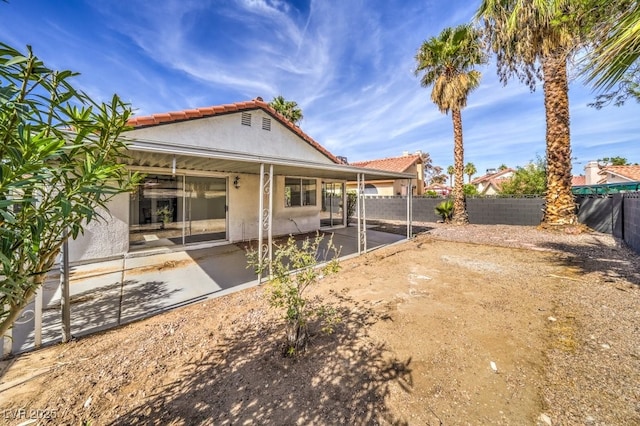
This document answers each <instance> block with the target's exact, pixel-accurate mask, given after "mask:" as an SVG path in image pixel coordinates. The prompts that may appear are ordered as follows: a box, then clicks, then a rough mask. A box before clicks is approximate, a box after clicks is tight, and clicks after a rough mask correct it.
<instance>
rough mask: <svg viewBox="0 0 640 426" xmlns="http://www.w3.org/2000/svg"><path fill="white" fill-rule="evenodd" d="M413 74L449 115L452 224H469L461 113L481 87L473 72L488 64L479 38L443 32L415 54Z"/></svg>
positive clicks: (467, 30)
mask: <svg viewBox="0 0 640 426" xmlns="http://www.w3.org/2000/svg"><path fill="white" fill-rule="evenodd" d="M416 62H417V66H416V70H415V73H416V75H418V74H419V73H424V74H423V75H422V78H421V80H420V83H421V84H422V86H423V87H429V86H433V89H432V91H431V100H432V101H433V103H435V104H436V105H437V107H438V109H439V110H440V112H442V113H445V114H448V113H449V111H451V117H452V120H453V140H454V148H453V159H454V169H455V177H456V179H455V184H454V188H453V198H454V208H453V222H454V223H456V224H465V223H469V218H468V216H467V211H466V206H465V195H464V182H463V179H464V178H463V176H464V147H463V143H462V114H461V110H462V108H464V107H465V106H466V105H467V97H468V96H469V93H471V91H473V90H474V89H475V88H477V87H478V85H479V84H480V77H481V74H480V72H479V71H477V70H475V69H473V68H474V67H475V66H477V65H481V64H484V63H486V62H487V56H486V54H485V53H484V51H483V50H482V45H481V43H480V35H479V32H478V30H476V29H475V28H474V27H472V26H471V25H468V24H467V25H460V26H457V27H455V28H445V29H444V30H443V31H442V32H441V33H440V35H438V37H432V38H430V39H429V40H427V41H425V42H424V43H422V46H421V47H420V49H419V50H418V53H417V54H416Z"/></svg>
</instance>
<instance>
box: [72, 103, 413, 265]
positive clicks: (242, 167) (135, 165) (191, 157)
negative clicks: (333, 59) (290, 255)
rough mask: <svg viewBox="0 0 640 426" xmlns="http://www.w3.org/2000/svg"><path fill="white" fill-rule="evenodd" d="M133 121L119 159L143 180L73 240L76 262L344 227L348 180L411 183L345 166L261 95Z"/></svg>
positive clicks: (381, 172) (383, 172) (400, 175)
mask: <svg viewBox="0 0 640 426" xmlns="http://www.w3.org/2000/svg"><path fill="white" fill-rule="evenodd" d="M129 124H130V125H131V126H132V127H133V129H132V130H130V131H128V132H126V134H125V136H126V138H127V139H128V150H129V151H128V158H126V159H124V160H123V161H125V162H126V164H127V166H128V168H129V170H130V171H131V172H132V173H133V172H139V173H141V174H142V175H143V178H142V181H141V183H140V185H139V186H138V187H137V188H136V189H135V190H134V191H133V192H132V193H130V194H120V195H118V196H116V197H115V198H114V199H113V200H111V201H110V204H109V206H108V207H109V213H108V214H106V215H105V218H106V221H102V222H91V223H90V224H89V226H88V227H87V229H86V232H85V234H84V235H83V236H81V237H79V238H78V239H77V240H74V241H72V242H70V247H69V253H70V260H71V261H72V262H84V261H89V260H95V259H109V258H118V257H121V256H123V255H127V254H128V253H131V252H148V251H150V250H156V251H157V250H159V249H163V250H166V249H171V250H174V249H175V250H181V249H184V248H185V247H189V246H193V245H200V246H202V245H203V244H225V243H227V244H228V243H233V242H238V241H247V240H252V239H258V240H259V241H260V243H262V242H263V240H267V239H268V240H269V241H271V239H272V238H273V236H278V235H287V234H295V233H305V232H311V231H316V230H318V229H321V228H325V227H336V226H346V224H347V217H346V215H345V209H344V208H343V207H344V206H345V205H346V191H345V185H346V182H347V181H353V180H356V181H358V182H364V178H363V173H366V176H367V178H368V179H373V180H376V181H382V180H394V179H405V180H407V179H410V178H413V177H414V176H415V175H414V174H408V173H403V172H395V171H388V170H375V171H374V170H370V169H361V168H358V167H355V166H352V165H347V164H344V162H343V161H341V160H340V159H339V158H337V157H336V156H334V155H333V154H332V153H330V152H329V151H328V150H326V149H325V148H324V147H322V146H321V145H320V144H319V143H318V142H316V141H315V140H314V139H313V138H311V137H310V136H309V135H307V134H306V133H304V132H303V131H302V130H301V129H300V128H299V127H297V126H295V125H293V124H292V123H291V122H289V121H288V120H286V119H285V118H284V117H282V116H281V115H280V114H278V113H277V112H276V111H275V110H274V109H272V108H271V107H270V106H269V105H268V104H267V103H266V102H264V101H263V100H262V99H261V98H256V99H254V100H251V101H247V102H238V103H232V104H226V105H220V106H211V107H205V108H194V109H188V110H184V111H177V112H169V113H163V114H153V115H147V116H140V117H135V118H133V119H131V120H130V122H129ZM358 202H360V200H358ZM363 210H364V209H363ZM360 219H361V218H360V217H358V224H359V225H360ZM362 220H363V221H364V217H362ZM363 232H366V230H364V231H363ZM364 241H366V238H364ZM260 247H262V244H260ZM269 247H270V245H269ZM358 247H359V248H360V246H358ZM365 250H366V247H365Z"/></svg>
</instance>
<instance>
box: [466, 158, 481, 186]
mask: <svg viewBox="0 0 640 426" xmlns="http://www.w3.org/2000/svg"><path fill="white" fill-rule="evenodd" d="M477 172H478V171H477V170H476V165H475V164H473V163H467V165H466V166H464V174H465V175H467V176H469V183H471V176H473V175H475V174H476V173H477Z"/></svg>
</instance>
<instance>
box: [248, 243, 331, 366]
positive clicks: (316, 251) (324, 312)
mask: <svg viewBox="0 0 640 426" xmlns="http://www.w3.org/2000/svg"><path fill="white" fill-rule="evenodd" d="M322 240H323V236H321V235H320V234H319V233H316V236H315V238H313V239H310V238H308V237H307V238H305V239H304V241H302V244H300V245H299V244H298V243H297V242H296V240H295V238H294V237H293V236H289V238H288V240H287V242H286V243H285V244H283V245H277V244H276V249H275V252H274V256H273V262H272V264H271V274H272V277H271V280H270V281H269V283H268V284H267V292H268V295H269V304H270V305H271V306H272V307H274V308H279V309H283V310H284V313H285V314H284V319H285V320H286V325H287V326H286V334H287V339H286V340H287V346H286V349H285V354H286V355H287V356H296V355H298V354H300V353H302V352H304V351H305V350H306V348H307V343H308V341H309V330H308V323H309V320H310V319H312V318H317V319H319V320H320V321H321V322H322V324H323V327H322V330H323V331H324V332H328V333H330V332H332V331H333V325H334V324H335V323H336V322H337V321H338V317H337V314H336V312H335V310H334V309H332V308H331V307H328V306H325V305H322V304H320V303H311V302H312V301H311V300H309V299H308V298H307V295H306V291H307V290H308V289H309V287H311V286H313V285H315V284H317V283H318V281H319V280H320V279H321V278H322V277H323V276H326V275H329V274H333V273H336V272H338V270H339V269H340V265H339V263H338V257H339V256H340V249H338V248H336V247H335V245H334V244H333V236H332V237H331V238H330V239H329V241H328V242H327V246H326V248H325V249H324V250H322V249H321V247H320V244H321V242H322ZM247 258H248V262H249V266H251V267H254V268H255V269H256V272H257V273H262V272H265V271H266V270H267V269H268V267H269V265H267V262H264V263H263V264H262V265H260V262H259V258H258V253H257V252H256V251H255V250H250V251H248V252H247ZM319 263H322V266H321V267H318V264H319Z"/></svg>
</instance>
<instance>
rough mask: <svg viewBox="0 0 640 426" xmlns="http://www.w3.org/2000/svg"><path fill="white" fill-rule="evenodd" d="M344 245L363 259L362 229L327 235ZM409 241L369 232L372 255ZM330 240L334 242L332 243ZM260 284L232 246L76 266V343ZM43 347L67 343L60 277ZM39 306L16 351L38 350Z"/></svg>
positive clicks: (345, 252) (50, 299)
mask: <svg viewBox="0 0 640 426" xmlns="http://www.w3.org/2000/svg"><path fill="white" fill-rule="evenodd" d="M326 233H327V234H329V233H333V234H334V237H333V242H334V245H335V246H336V247H341V253H340V255H341V257H347V256H352V255H354V254H357V251H358V249H357V244H358V239H357V229H356V228H355V227H349V228H342V229H336V230H332V231H327V232H326ZM405 238H406V237H405V236H401V235H396V234H390V233H386V232H379V231H374V230H371V229H369V230H368V231H367V249H368V250H372V249H375V248H377V247H381V246H384V245H389V244H393V243H396V242H398V241H402V240H404V239H405ZM325 240H327V238H325ZM257 284H258V281H257V277H256V275H255V274H254V273H253V271H252V270H251V269H247V261H246V253H245V251H244V249H243V248H241V246H240V245H236V244H227V245H219V246H215V247H209V248H201V249H188V250H183V251H173V252H170V251H168V250H166V252H157V251H156V252H154V254H146V255H142V254H141V253H135V255H134V256H130V257H125V258H124V259H118V260H112V261H105V262H99V263H92V264H87V265H81V266H75V267H73V268H72V270H71V276H70V289H71V290H70V292H71V334H72V335H73V336H75V337H79V336H83V335H87V334H90V333H95V332H97V331H101V330H106V329H109V328H113V327H117V326H118V325H122V324H126V323H129V322H132V321H135V320H138V319H141V318H145V317H149V316H152V315H155V314H157V313H160V312H163V311H167V310H170V309H174V308H177V307H180V306H184V305H188V304H191V303H196V302H199V301H202V300H205V299H208V298H212V297H219V296H222V295H225V294H228V293H231V292H235V291H239V290H242V289H245V288H249V287H252V286H255V285H257ZM42 323H43V327H42V343H43V345H47V344H51V343H56V342H60V341H61V333H62V332H61V330H62V323H61V313H60V285H59V276H56V275H52V276H51V278H50V279H49V280H48V281H47V283H46V284H45V287H44V310H43V319H42ZM34 334H35V333H34V303H31V304H30V305H28V306H27V307H26V308H25V310H24V311H23V314H22V315H21V317H20V318H19V319H18V320H17V321H16V323H15V325H14V328H13V344H12V352H13V353H20V352H25V351H28V350H31V349H33V348H34Z"/></svg>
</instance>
